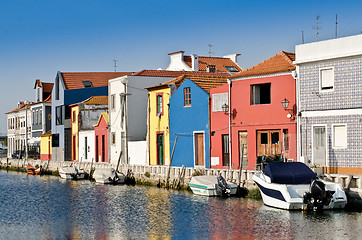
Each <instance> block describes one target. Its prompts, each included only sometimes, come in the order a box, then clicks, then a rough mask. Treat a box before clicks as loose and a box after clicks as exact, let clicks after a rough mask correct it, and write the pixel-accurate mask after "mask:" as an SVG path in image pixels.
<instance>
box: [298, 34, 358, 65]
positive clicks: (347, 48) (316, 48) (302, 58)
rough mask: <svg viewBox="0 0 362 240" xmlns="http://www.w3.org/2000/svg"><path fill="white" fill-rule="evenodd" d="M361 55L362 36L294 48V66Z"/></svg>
mask: <svg viewBox="0 0 362 240" xmlns="http://www.w3.org/2000/svg"><path fill="white" fill-rule="evenodd" d="M360 54H362V34H359V35H355V36H351V37H344V38H337V39H330V40H326V41H319V42H313V43H307V44H301V45H297V46H295V62H294V63H295V64H300V63H305V62H313V61H321V60H326V59H333V58H340V57H347V56H354V55H360Z"/></svg>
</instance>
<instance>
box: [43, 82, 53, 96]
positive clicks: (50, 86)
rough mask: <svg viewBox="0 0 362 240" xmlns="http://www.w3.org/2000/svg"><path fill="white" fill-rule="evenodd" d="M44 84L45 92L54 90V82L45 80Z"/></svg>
mask: <svg viewBox="0 0 362 240" xmlns="http://www.w3.org/2000/svg"><path fill="white" fill-rule="evenodd" d="M42 85H43V92H48V93H51V92H52V90H53V86H54V83H46V82H43V83H42Z"/></svg>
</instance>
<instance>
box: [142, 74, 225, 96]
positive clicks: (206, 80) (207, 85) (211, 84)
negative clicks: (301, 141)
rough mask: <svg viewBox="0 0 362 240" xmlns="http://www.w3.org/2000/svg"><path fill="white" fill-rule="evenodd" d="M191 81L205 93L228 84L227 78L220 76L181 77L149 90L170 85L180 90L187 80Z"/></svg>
mask: <svg viewBox="0 0 362 240" xmlns="http://www.w3.org/2000/svg"><path fill="white" fill-rule="evenodd" d="M186 79H190V80H191V81H193V82H194V83H196V84H197V85H198V86H199V87H201V88H202V89H203V90H205V92H207V93H210V89H212V88H215V87H218V86H220V85H222V84H225V83H226V82H227V77H220V76H190V75H186V74H184V75H181V76H179V77H177V78H175V79H172V80H170V81H167V82H165V83H162V84H160V85H156V86H153V87H150V88H147V89H148V90H151V89H153V88H158V87H167V86H169V85H170V84H175V85H176V87H177V88H179V87H180V86H181V85H182V83H183V82H184V81H185V80H186Z"/></svg>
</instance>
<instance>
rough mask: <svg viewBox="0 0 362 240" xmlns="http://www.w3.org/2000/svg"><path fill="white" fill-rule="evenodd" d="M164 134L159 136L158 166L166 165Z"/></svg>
mask: <svg viewBox="0 0 362 240" xmlns="http://www.w3.org/2000/svg"><path fill="white" fill-rule="evenodd" d="M163 148H164V144H163V133H160V134H157V164H158V165H164V154H163V153H164V149H163Z"/></svg>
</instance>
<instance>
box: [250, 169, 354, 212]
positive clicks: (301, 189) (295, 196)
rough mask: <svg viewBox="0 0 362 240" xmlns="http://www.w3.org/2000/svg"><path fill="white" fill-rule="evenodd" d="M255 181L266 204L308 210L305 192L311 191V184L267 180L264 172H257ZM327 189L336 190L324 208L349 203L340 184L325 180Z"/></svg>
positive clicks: (342, 206)
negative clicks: (277, 182) (281, 182)
mask: <svg viewBox="0 0 362 240" xmlns="http://www.w3.org/2000/svg"><path fill="white" fill-rule="evenodd" d="M253 180H254V182H255V183H256V184H257V185H258V187H259V189H260V193H261V196H262V199H263V202H264V204H265V205H267V206H270V207H275V208H280V209H286V210H306V209H307V204H305V203H303V195H304V193H306V192H308V191H309V188H310V185H309V184H295V185H287V184H275V183H269V182H267V181H265V178H264V177H263V174H262V173H261V174H255V175H254V176H253ZM323 182H324V183H325V185H326V190H331V191H335V193H334V194H333V198H332V200H331V202H330V204H329V205H325V206H323V209H325V210H327V209H342V208H344V207H345V205H346V203H347V197H346V195H345V193H344V191H343V190H342V187H341V186H340V184H337V183H330V182H326V181H323Z"/></svg>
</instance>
